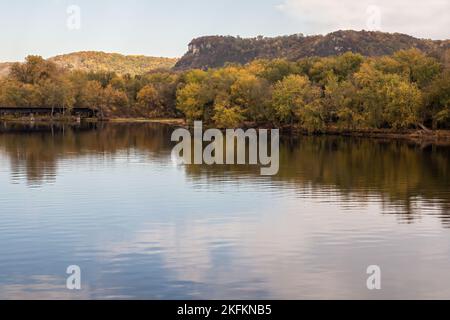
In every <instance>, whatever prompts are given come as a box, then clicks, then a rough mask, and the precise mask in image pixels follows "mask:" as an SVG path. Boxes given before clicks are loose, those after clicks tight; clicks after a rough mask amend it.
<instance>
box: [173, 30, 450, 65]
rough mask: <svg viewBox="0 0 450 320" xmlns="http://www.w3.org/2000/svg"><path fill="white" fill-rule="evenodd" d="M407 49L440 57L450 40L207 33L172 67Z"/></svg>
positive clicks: (346, 34) (348, 34)
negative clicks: (273, 36) (216, 34)
mask: <svg viewBox="0 0 450 320" xmlns="http://www.w3.org/2000/svg"><path fill="white" fill-rule="evenodd" d="M410 48H418V49H420V50H421V51H423V52H425V53H427V54H433V55H437V56H440V57H442V56H444V54H445V51H446V50H449V48H450V41H449V40H444V41H433V40H425V39H417V38H414V37H411V36H408V35H405V34H399V33H384V32H370V31H337V32H333V33H330V34H327V35H324V36H323V35H317V36H304V35H302V34H296V35H291V36H281V37H275V38H266V37H262V36H259V37H256V38H240V37H231V36H207V37H201V38H197V39H194V40H192V42H191V43H190V44H189V51H188V52H187V53H186V54H185V55H184V56H183V57H182V58H181V59H180V60H179V61H178V62H177V64H176V65H175V69H176V70H186V69H192V68H200V69H205V68H214V67H222V66H224V65H225V64H226V63H240V64H245V63H247V62H249V61H251V60H254V59H257V58H264V59H274V58H286V59H288V60H298V59H300V58H305V57H311V56H319V57H325V56H333V55H339V54H341V53H344V52H347V51H352V52H354V53H360V54H362V55H364V56H381V55H390V54H392V53H394V52H395V51H398V50H402V49H410Z"/></svg>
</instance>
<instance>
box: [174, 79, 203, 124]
mask: <svg viewBox="0 0 450 320" xmlns="http://www.w3.org/2000/svg"><path fill="white" fill-rule="evenodd" d="M208 102H209V99H208V97H206V96H205V94H204V91H203V87H202V85H200V84H198V83H195V82H193V83H188V84H187V85H186V86H184V87H183V88H181V89H179V90H178V91H177V107H178V109H179V110H180V111H181V112H183V113H184V115H185V116H186V119H187V120H188V121H190V122H193V121H195V120H204V111H205V110H204V109H205V105H206V103H208Z"/></svg>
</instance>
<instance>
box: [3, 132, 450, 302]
mask: <svg viewBox="0 0 450 320" xmlns="http://www.w3.org/2000/svg"><path fill="white" fill-rule="evenodd" d="M171 131H172V129H171V128H170V127H167V126H161V125H154V124H142V125H125V124H123V125H122V124H121V125H112V124H109V125H98V126H95V127H94V126H90V127H89V126H87V127H64V128H62V127H53V128H50V127H26V128H25V127H23V126H13V125H10V124H9V125H6V124H0V298H2V299H5V298H6V299H14V298H38V299H50V298H58V299H61V298H63V299H80V298H87V299H105V298H106V299H113V298H115V299H117V298H120V299H128V298H138V299H202V298H210V299H241V298H252V299H266V298H270V299H282V298H286V299H303V298H306V299H310V298H338V299H340V298H359V299H360V298H369V299H379V298H426V299H428V298H447V299H450V147H448V146H437V145H420V144H415V143H406V142H400V141H394V142H393V141H380V140H369V139H352V138H342V137H340V138H339V137H301V138H298V139H289V140H288V139H284V140H283V141H282V145H281V151H280V156H281V160H280V161H281V164H280V166H281V168H280V173H279V175H277V176H275V177H261V176H260V175H259V168H257V167H234V166H227V167H222V166H219V167H207V166H200V167H194V166H177V165H176V164H174V163H173V161H172V160H171V156H170V152H171V148H172V145H171V143H170V134H171ZM73 264H76V265H79V266H80V267H81V269H82V286H83V288H82V290H81V291H79V292H72V291H69V290H67V289H65V286H66V276H67V275H66V273H65V271H66V268H67V266H69V265H73ZM369 265H379V266H380V267H381V270H382V290H380V291H369V290H367V288H366V279H367V277H368V275H367V274H366V269H367V267H368V266H369Z"/></svg>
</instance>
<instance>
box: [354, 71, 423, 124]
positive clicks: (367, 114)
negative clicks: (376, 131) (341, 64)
mask: <svg viewBox="0 0 450 320" xmlns="http://www.w3.org/2000/svg"><path fill="white" fill-rule="evenodd" d="M354 80H355V84H356V87H357V90H358V91H357V96H358V97H357V99H358V100H359V103H360V104H361V106H362V108H363V110H362V112H363V115H364V118H365V122H366V124H367V125H368V126H369V127H375V128H383V127H391V128H395V129H405V128H408V127H410V126H412V125H415V124H417V122H418V110H419V107H420V105H421V103H422V95H421V92H420V90H419V89H418V87H417V85H416V84H414V83H410V82H409V81H407V80H406V79H405V78H404V77H402V76H400V75H398V74H384V73H382V72H381V71H379V70H376V69H375V68H374V67H373V66H372V65H371V64H369V63H365V64H363V66H362V67H361V70H360V71H359V72H357V73H356V74H355V75H354Z"/></svg>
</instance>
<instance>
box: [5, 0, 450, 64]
mask: <svg viewBox="0 0 450 320" xmlns="http://www.w3.org/2000/svg"><path fill="white" fill-rule="evenodd" d="M0 28H1V30H2V31H1V33H0V41H1V43H2V46H1V49H0V61H2V62H5V61H21V60H23V59H24V58H25V57H26V56H27V55H29V54H37V55H41V56H43V57H45V58H48V57H51V56H55V55H58V54H64V53H70V52H75V51H86V50H95V51H105V52H118V53H122V54H143V55H148V56H165V57H180V56H182V55H183V54H184V52H186V51H187V45H188V43H189V42H190V41H191V40H192V39H193V38H195V37H199V36H204V35H233V36H237V35H239V36H241V37H254V36H258V35H264V36H278V35H288V34H295V33H303V34H305V35H312V34H326V33H329V32H333V31H336V30H339V29H354V30H363V29H364V30H380V31H385V32H401V33H407V34H410V35H413V36H416V37H420V38H431V39H449V38H450V0H177V1H175V0H14V1H9V0H0Z"/></svg>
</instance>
